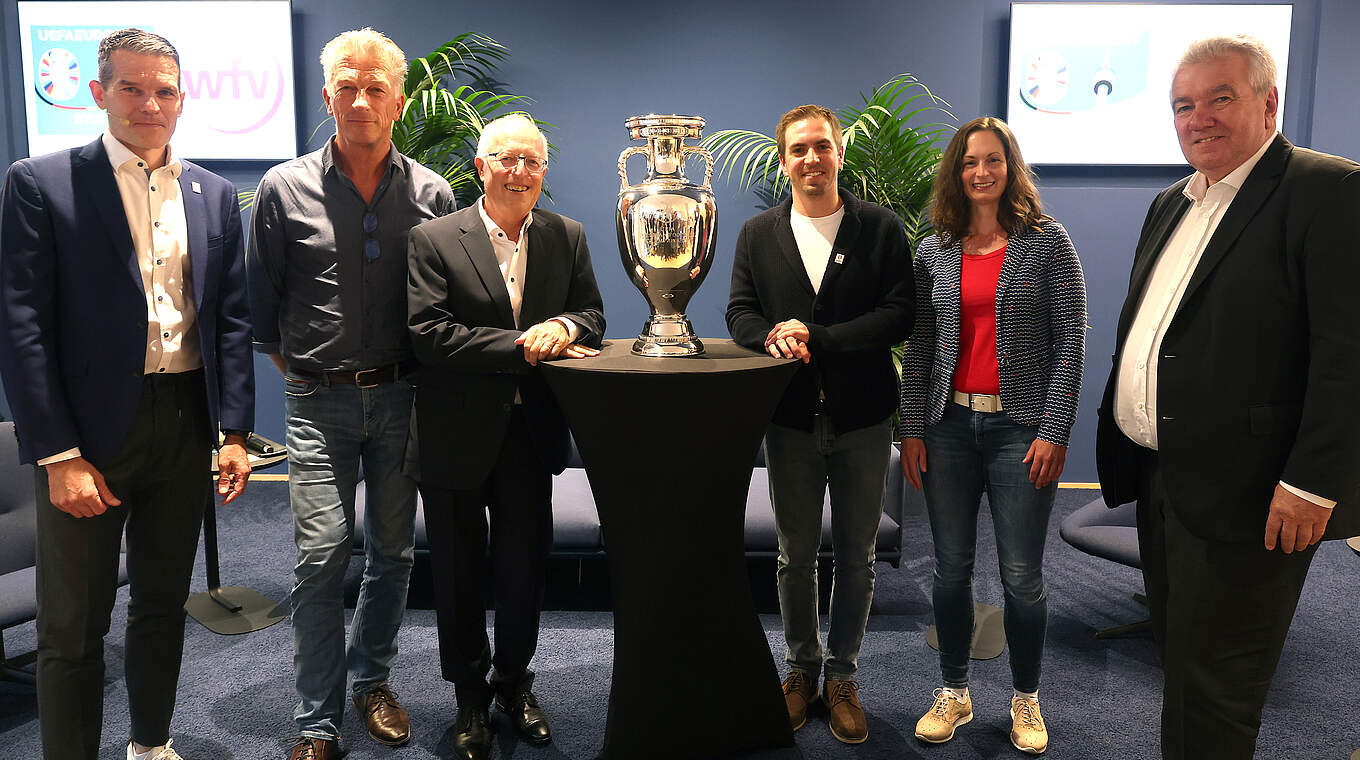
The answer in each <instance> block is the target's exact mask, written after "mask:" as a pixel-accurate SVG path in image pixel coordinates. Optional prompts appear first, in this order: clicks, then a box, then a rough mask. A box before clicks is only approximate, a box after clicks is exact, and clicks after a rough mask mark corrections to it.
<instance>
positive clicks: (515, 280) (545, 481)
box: [407, 115, 604, 760]
mask: <svg viewBox="0 0 1360 760" xmlns="http://www.w3.org/2000/svg"><path fill="white" fill-rule="evenodd" d="M547 161H548V145H547V141H546V140H544V139H543V135H542V133H541V132H539V130H538V128H537V127H536V126H535V125H534V123H533V121H532V120H530V119H529V118H527V117H525V116H522V115H511V116H505V117H502V118H500V119H497V120H495V121H493V122H491V123H489V124H487V125H486V129H485V130H484V131H483V132H482V138H481V140H480V142H479V143H478V145H477V158H476V163H477V173H478V176H479V177H480V178H481V180H482V184H483V186H484V188H485V191H486V192H485V195H483V196H482V197H481V199H479V200H478V202H477V203H476V204H475V205H473V206H469V207H468V208H465V209H462V210H461V211H458V212H455V213H453V214H450V215H449V216H446V217H443V218H441V219H434V220H431V221H428V222H425V223H423V224H421V225H419V226H418V227H416V228H415V229H414V230H412V231H411V245H410V280H409V287H408V290H407V308H408V312H409V326H410V329H411V339H412V343H413V345H414V346H415V353H416V358H417V359H418V360H419V361H420V364H421V369H420V373H419V381H418V383H417V390H416V408H415V415H416V429H417V430H418V431H419V432H420V433H421V435H420V437H419V443H420V477H419V480H420V493H421V496H422V498H423V500H424V504H425V526H426V529H427V531H428V534H429V542H430V564H431V569H432V570H433V571H434V577H435V605H436V610H437V612H438V621H439V659H440V664H441V668H442V671H443V675H444V678H445V680H448V681H450V682H451V683H453V685H454V689H455V690H456V694H457V697H458V719H457V723H456V725H455V728H454V739H453V744H454V751H455V753H456V755H455V756H456V757H458V758H465V759H467V760H480V759H481V758H486V757H488V756H489V754H490V751H491V735H490V731H489V728H488V722H487V708H488V706H489V703H490V701H491V699H492V697H493V696H494V697H495V700H496V705H497V707H498V708H499V709H501V710H502V711H504V712H506V713H509V715H510V718H511V721H512V723H513V724H514V726H515V728H516V730H517V731H518V732H519V733H520V735H521V736H523V737H524V738H525V739H526V740H527V741H529V742H531V743H533V744H543V743H546V742H548V741H549V740H550V738H551V732H550V731H549V729H548V721H547V716H546V715H545V714H544V712H543V710H542V708H541V707H540V706H539V704H538V699H537V697H536V696H535V695H534V693H533V691H531V687H532V685H533V671H531V670H529V660H530V659H531V658H532V657H533V654H534V650H535V648H536V647H537V645H538V615H539V605H540V603H541V601H542V596H543V584H544V571H545V567H546V564H547V560H548V553H549V551H550V550H551V548H552V476H553V475H556V474H558V473H560V472H562V470H563V469H565V468H566V465H567V458H568V457H569V455H570V439H569V435H568V432H567V422H566V418H565V417H564V416H563V414H562V411H561V410H560V409H558V407H557V403H556V402H555V401H554V399H553V397H552V395H551V394H550V393H549V392H548V388H547V385H546V384H545V383H544V381H543V378H542V377H540V376H539V374H538V373H537V372H536V371H535V365H537V364H538V362H539V361H541V360H544V359H552V358H555V357H559V356H561V357H568V358H571V357H575V358H580V357H585V356H594V355H595V354H596V353H597V351H595V350H594V349H593V348H588V347H587V345H589V346H598V345H599V344H600V338H601V337H602V336H603V334H604V307H603V304H602V303H601V301H600V291H599V288H598V287H596V284H595V274H594V272H593V271H592V270H591V266H590V250H589V249H588V248H587V247H586V238H585V233H584V231H583V230H582V229H581V225H580V223H579V222H576V221H574V220H572V219H568V218H566V217H563V216H559V215H557V214H554V213H552V212H551V211H544V210H543V209H536V208H534V204H535V203H536V202H537V201H538V196H539V193H540V192H541V190H542V189H543V174H544V172H546V171H547V168H548V163H547ZM488 511H489V513H490V516H491V542H490V543H491V546H490V550H491V551H490V555H491V562H490V565H491V570H492V577H493V578H494V580H495V606H496V648H495V655H494V657H493V656H492V653H491V645H490V642H488V641H487V636H486V616H485V614H484V612H483V609H482V578H483V576H484V575H485V573H486V570H487V561H486V556H487V513H488ZM492 665H494V666H495V671H494V672H493V673H492V674H491V684H490V685H488V684H487V673H488V672H489V671H490V670H491V667H492Z"/></svg>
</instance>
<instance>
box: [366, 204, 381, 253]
mask: <svg viewBox="0 0 1360 760" xmlns="http://www.w3.org/2000/svg"><path fill="white" fill-rule="evenodd" d="M377 230H378V215H377V214H375V213H373V212H372V211H370V212H368V213H367V214H364V234H365V235H368V236H369V237H366V238H364V258H366V259H368V260H369V261H377V260H378V257H379V256H381V255H382V246H381V245H379V244H378V239H377V238H375V237H372V235H373V233H374V232H376V231H377Z"/></svg>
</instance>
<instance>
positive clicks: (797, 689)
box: [784, 668, 817, 731]
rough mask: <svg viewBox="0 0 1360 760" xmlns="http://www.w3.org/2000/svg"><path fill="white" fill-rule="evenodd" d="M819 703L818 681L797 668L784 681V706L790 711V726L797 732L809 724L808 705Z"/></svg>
mask: <svg viewBox="0 0 1360 760" xmlns="http://www.w3.org/2000/svg"><path fill="white" fill-rule="evenodd" d="M816 701H817V680H816V679H815V678H812V677H811V676H809V675H808V674H807V673H806V672H805V671H802V670H798V669H797V668H795V669H793V670H790V671H789V677H788V678H785V679H784V706H785V707H787V708H788V709H789V724H790V725H792V726H793V730H794V731H797V730H798V729H800V728H802V727H803V724H804V723H807V711H808V705H810V704H812V703H813V702H816Z"/></svg>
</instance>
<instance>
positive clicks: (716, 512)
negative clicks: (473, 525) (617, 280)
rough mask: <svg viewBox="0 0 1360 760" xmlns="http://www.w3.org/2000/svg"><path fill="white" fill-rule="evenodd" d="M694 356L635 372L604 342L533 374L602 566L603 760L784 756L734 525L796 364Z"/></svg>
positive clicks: (713, 343)
mask: <svg viewBox="0 0 1360 760" xmlns="http://www.w3.org/2000/svg"><path fill="white" fill-rule="evenodd" d="M703 342H704V346H705V348H706V353H705V354H704V355H703V356H700V357H695V358H646V357H641V356H633V355H632V353H631V352H630V349H631V346H632V340H615V341H605V346H604V350H603V351H602V352H601V354H600V355H599V356H597V357H593V358H590V359H570V360H557V361H552V362H545V363H543V365H542V367H543V375H544V377H545V378H546V379H547V382H548V385H549V386H550V387H551V388H552V391H553V393H554V395H556V397H557V399H558V402H559V403H560V404H561V406H562V408H563V410H564V411H565V412H566V415H567V420H568V422H569V423H570V425H571V431H572V435H573V436H574V437H575V439H576V446H577V449H578V450H579V451H580V453H581V460H582V462H583V463H584V464H585V469H586V473H587V475H588V476H589V478H590V487H591V490H592V491H593V492H594V494H595V505H596V508H597V509H598V510H599V514H600V527H601V530H602V532H603V534H604V543H605V550H606V552H607V553H608V555H609V567H610V573H611V576H612V583H613V591H614V676H613V683H612V685H611V688H610V693H609V716H608V721H607V724H606V727H605V739H604V751H603V757H605V758H610V759H611V760H619V759H626V760H637V758H648V759H649V760H664V759H667V758H676V759H677V760H678V759H680V758H684V760H692V758H696V757H705V758H715V757H723V756H726V755H730V754H733V753H735V752H740V751H744V750H751V749H759V748H765V747H787V746H791V745H792V744H793V732H792V730H791V728H790V726H789V718H788V712H787V710H786V708H785V707H784V699H783V695H782V692H781V690H780V685H779V675H778V672H777V671H776V669H775V665H774V660H773V658H772V657H771V656H770V648H769V644H768V643H767V642H766V639H765V632H764V630H763V629H762V628H761V625H760V620H759V618H758V617H757V616H756V612H755V603H754V600H753V599H752V597H751V587H750V583H749V581H748V580H747V574H746V558H745V549H744V546H745V543H744V539H743V525H744V517H745V512H746V494H747V490H748V488H749V487H750V482H751V468H752V465H753V463H754V462H755V457H756V453H757V451H758V450H759V449H760V441H761V437H762V436H763V435H764V432H765V427H766V425H768V424H769V421H770V418H771V417H772V416H773V415H774V409H775V407H776V406H777V405H778V403H779V398H780V396H782V395H783V393H784V387H785V386H786V385H788V382H789V380H790V379H791V378H792V377H793V374H794V370H795V368H796V366H797V363H796V362H795V361H791V360H777V359H771V358H770V357H769V356H765V355H762V354H757V353H755V352H752V351H748V350H746V349H744V348H741V347H740V346H737V345H736V344H734V343H733V342H732V341H730V340H714V339H709V338H705V339H703ZM676 721H682V722H683V727H682V728H681V727H677V726H676ZM666 726H671V727H675V730H671V729H669V728H665V727H666Z"/></svg>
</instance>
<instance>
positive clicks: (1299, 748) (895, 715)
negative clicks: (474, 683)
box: [0, 482, 1360, 760]
mask: <svg viewBox="0 0 1360 760" xmlns="http://www.w3.org/2000/svg"><path fill="white" fill-rule="evenodd" d="M1094 497H1095V493H1094V492H1092V491H1080V490H1063V491H1060V492H1059V498H1058V504H1057V507H1056V508H1055V510H1054V515H1053V522H1052V526H1051V530H1050V540H1049V544H1048V557H1047V560H1046V569H1047V570H1046V576H1047V584H1048V596H1049V630H1048V646H1047V652H1046V659H1045V666H1044V683H1043V689H1042V692H1041V699H1042V704H1043V708H1044V714H1045V717H1046V718H1047V720H1048V725H1049V730H1050V732H1051V735H1052V745H1051V749H1050V750H1049V752H1048V754H1047V757H1050V758H1059V759H1061V760H1066V759H1068V758H1073V759H1083V758H1092V759H1094V758H1100V759H1102V760H1103V759H1105V758H1121V759H1122V758H1150V757H1156V756H1157V754H1158V753H1157V747H1158V739H1157V725H1158V718H1157V716H1158V711H1159V709H1160V702H1161V698H1160V688H1161V678H1160V672H1159V670H1158V668H1157V665H1156V656H1155V654H1154V651H1153V644H1152V641H1151V639H1149V638H1129V639H1121V640H1114V641H1099V640H1097V639H1095V638H1093V636H1092V634H1093V632H1094V631H1095V630H1098V629H1101V628H1105V627H1108V626H1112V625H1117V624H1120V623H1124V622H1130V621H1133V620H1136V619H1139V618H1140V617H1141V616H1142V614H1143V610H1142V609H1140V607H1139V606H1138V605H1137V604H1136V603H1135V602H1134V601H1133V599H1132V596H1133V594H1134V593H1135V592H1138V591H1141V590H1142V584H1141V580H1140V578H1139V576H1138V574H1137V572H1136V571H1134V570H1131V569H1128V568H1125V567H1122V566H1117V565H1114V564H1111V563H1109V562H1105V561H1102V560H1097V559H1095V558H1092V557H1089V556H1086V555H1084V554H1081V553H1079V552H1077V551H1075V550H1073V549H1072V548H1071V547H1069V546H1068V545H1067V544H1065V543H1063V542H1062V541H1061V540H1060V539H1059V538H1058V535H1057V526H1058V524H1059V522H1061V520H1062V518H1063V517H1065V516H1066V515H1067V514H1069V513H1070V512H1072V511H1073V510H1074V509H1076V508H1077V507H1079V506H1081V505H1082V504H1084V503H1086V502H1088V501H1090V500H1091V499H1092V498H1094ZM984 513H985V510H984ZM219 524H220V526H221V534H222V537H223V538H222V546H223V556H222V580H223V583H225V584H227V585H243V586H249V587H252V588H254V589H256V590H258V591H260V592H262V593H263V594H264V595H265V596H267V597H269V598H271V599H274V600H279V601H283V600H285V599H286V597H287V593H288V588H289V583H290V579H291V570H292V560H293V551H294V550H293V544H292V533H291V527H290V518H289V513H288V508H287V491H286V487H285V485H284V484H282V483H266V482H257V483H252V484H251V486H250V489H249V490H248V491H247V493H246V495H245V496H244V497H243V498H242V499H241V500H240V501H239V502H238V503H237V504H235V505H232V506H230V507H228V508H227V509H225V510H223V512H222V513H221V514H220V516H219ZM905 528H906V530H905V538H904V548H905V551H904V561H903V563H902V566H901V567H900V568H892V567H890V566H888V565H886V564H881V563H880V564H879V566H878V587H877V593H876V595H875V600H874V609H873V615H872V616H871V618H870V620H869V630H868V633H867V634H866V636H865V639H864V646H863V650H862V652H861V654H860V681H861V684H862V689H861V691H860V698H861V700H862V702H863V704H864V707H865V709H866V710H867V712H868V714H869V740H868V741H867V742H865V743H864V744H861V745H858V746H853V747H851V746H847V745H843V744H840V743H839V742H837V741H835V740H834V739H833V738H832V737H831V735H830V734H829V733H828V731H827V728H826V715H825V712H824V711H822V712H817V711H815V710H814V713H813V715H812V717H811V718H810V719H809V721H808V724H807V726H806V727H804V728H803V729H802V730H800V731H799V732H798V733H797V734H796V735H795V736H796V740H797V746H796V747H795V748H793V749H786V750H778V751H767V752H759V753H753V754H749V755H746V756H744V758H745V760H794V759H795V758H806V759H813V758H815V759H817V760H821V759H823V758H827V759H832V758H894V759H896V758H930V759H931V760H961V759H963V758H1019V757H1023V755H1021V754H1020V753H1018V752H1016V751H1015V750H1014V749H1013V748H1012V747H1011V746H1010V744H1009V742H1008V740H1007V732H1008V731H1009V716H1008V712H1007V711H1008V705H1009V697H1010V671H1009V667H1008V665H1007V655H1006V654H1004V653H1003V654H1002V655H1001V657H998V658H996V659H994V660H990V661H984V662H975V663H974V670H973V676H972V685H973V692H974V705H975V708H974V709H975V711H976V713H975V714H976V717H975V719H974V720H973V722H972V723H971V724H969V725H967V726H965V727H963V728H961V729H960V730H959V733H958V735H957V737H956V738H955V739H954V740H953V741H952V742H950V743H948V744H944V745H940V746H924V745H921V744H919V743H918V742H917V741H916V740H915V738H914V737H913V736H912V729H913V727H914V725H915V722H916V719H917V718H918V717H919V715H920V714H921V713H922V712H923V711H924V710H925V709H927V708H928V707H929V705H930V691H931V689H932V688H933V687H934V686H936V685H937V682H938V676H939V670H938V664H937V660H936V655H935V653H934V652H933V651H932V650H930V649H929V648H928V647H927V646H926V644H925V641H924V635H923V634H924V631H925V629H926V627H927V626H928V625H929V624H930V622H931V611H930V573H931V568H932V562H933V560H932V559H931V558H930V551H929V546H930V535H929V529H928V527H927V526H926V524H925V518H924V516H923V515H909V516H908V517H907V521H906V526H905ZM979 528H980V541H981V548H980V551H979V556H978V578H977V580H976V582H975V592H976V595H977V598H978V600H979V601H983V602H990V603H993V604H1000V603H1001V589H1000V582H999V580H998V578H997V573H996V553H995V546H994V543H993V539H992V532H991V527H990V520H989V519H987V518H983V520H982V521H981V524H980V526H979ZM602 568H603V565H602V564H599V563H597V565H596V566H588V567H587V568H585V569H584V571H583V572H582V571H580V569H579V568H577V567H576V566H575V565H571V564H560V565H555V566H554V570H553V572H554V573H556V575H557V577H555V578H554V579H553V585H554V589H566V590H564V591H563V590H554V591H553V592H552V596H553V597H554V602H555V604H554V606H555V607H557V609H555V610H552V611H548V612H545V613H544V615H543V627H542V636H541V639H540V643H539V649H538V656H537V657H536V658H535V661H534V668H535V670H537V672H538V680H537V683H536V685H535V688H536V691H537V693H538V695H539V697H540V699H541V700H542V702H543V705H544V707H545V708H546V709H547V711H548V713H549V715H550V716H551V718H552V725H553V733H554V741H553V743H552V744H551V745H549V746H547V747H543V748H534V747H529V746H527V745H524V744H520V743H517V742H515V741H513V740H511V739H510V738H508V737H509V732H508V731H507V730H504V729H506V728H507V724H506V723H505V722H504V721H503V718H501V717H500V716H497V717H496V718H495V719H494V722H495V725H496V727H497V728H498V729H501V730H500V731H499V733H498V739H497V749H496V752H495V755H494V756H495V757H497V758H511V757H515V758H521V759H522V760H549V759H550V758H552V759H556V758H580V759H586V758H592V757H594V756H595V754H596V753H597V752H598V751H599V749H600V747H601V743H602V736H603V731H604V722H605V705H606V703H607V700H608V694H609V677H610V668H611V652H612V643H613V635H612V627H611V615H610V613H609V612H608V611H605V607H604V606H603V605H600V604H595V603H593V602H592V600H598V599H601V598H607V592H606V591H603V590H602V589H601V588H600V585H601V583H600V580H599V579H601V578H603V577H604V573H603V570H602ZM354 572H355V568H351V575H353V573H354ZM418 572H419V570H418ZM578 573H579V575H578ZM578 577H584V578H585V580H584V581H583V582H582V581H579V580H578ZM753 578H754V579H755V581H756V589H755V590H756V595H757V597H758V598H761V599H763V600H769V599H772V598H773V569H772V565H766V566H756V568H755V570H754V572H753ZM1357 579H1360V557H1357V556H1356V555H1355V554H1354V553H1353V552H1352V551H1351V550H1350V549H1348V548H1347V547H1346V546H1345V545H1344V544H1343V543H1341V542H1330V543H1328V544H1325V545H1324V546H1323V547H1322V548H1321V550H1320V551H1319V552H1318V555H1317V559H1316V561H1315V562H1314V564H1313V570H1312V574H1311V576H1310V579H1309V582H1308V585H1307V587H1306V588H1305V590H1304V595H1303V599H1302V601H1301V603H1300V605H1299V612H1298V615H1297V617H1296V618H1295V621H1294V627H1293V630H1292V631H1291V633H1290V636H1289V640H1288V643H1287V644H1286V647H1285V651H1284V658H1283V661H1282V662H1281V664H1280V668H1279V673H1278V675H1277V677H1276V679H1275V685H1274V688H1273V690H1272V691H1271V694H1270V700H1269V702H1268V704H1267V705H1266V711H1265V721H1264V725H1263V727H1262V730H1261V740H1260V744H1259V750H1258V754H1257V756H1258V757H1260V758H1271V759H1272V760H1274V759H1276V758H1289V759H1291V760H1292V759H1301V760H1324V759H1327V760H1344V759H1345V758H1347V757H1349V755H1350V753H1351V752H1352V751H1353V750H1355V749H1356V748H1357V747H1360V664H1358V663H1360V645H1357V641H1358V640H1360V639H1357V635H1356V633H1357V631H1360V605H1357V594H1356V588H1357ZM422 582H424V581H423V580H422ZM582 583H584V585H581V584H582ZM203 588H204V578H203V571H202V563H201V561H200V563H199V571H198V574H197V576H196V578H195V581H194V589H195V590H202V589H203ZM420 596H421V594H420V593H419V590H418V589H417V591H416V592H414V596H413V598H414V599H415V600H417V601H418V600H419V597H420ZM119 599H120V604H119V605H118V607H117V609H116V612H115V614H114V620H113V628H112V633H111V634H110V635H109V637H108V643H107V647H106V650H107V655H108V657H107V659H108V666H109V667H108V675H107V677H106V679H105V693H106V698H105V710H104V734H103V736H104V749H103V751H102V752H101V754H100V757H101V758H108V760H122V758H123V754H122V752H123V750H122V746H123V743H124V742H125V740H126V736H127V732H128V717H127V710H126V692H125V691H124V688H123V684H122V681H121V673H122V667H123V660H122V654H123V650H122V628H123V626H124V624H125V622H126V612H125V607H124V605H125V603H126V599H127V590H126V589H123V590H122V591H120V595H119ZM592 606H594V607H596V608H598V609H594V610H592V609H589V608H590V607H592ZM766 607H767V609H768V608H769V607H768V602H766ZM761 622H762V624H763V625H764V627H765V631H766V634H767V636H768V638H769V642H770V648H771V651H772V652H774V653H775V656H776V658H778V659H781V660H782V653H783V643H782V639H783V636H782V633H781V630H780V624H779V616H778V614H775V613H774V612H773V611H771V612H766V613H762V614H761ZM434 626H435V622H434V613H433V612H432V611H430V610H422V609H411V610H409V611H408V612H407V615H406V620H405V624H404V625H403V627H402V631H401V638H400V647H401V654H400V655H399V657H398V661H397V663H396V668H395V673H394V676H393V685H394V687H395V688H396V690H397V691H398V692H399V693H400V695H401V699H402V702H403V703H404V704H405V706H406V707H407V709H408V710H409V711H410V714H411V722H412V725H413V727H414V738H413V740H412V742H411V744H410V745H409V746H407V747H405V748H400V749H389V748H387V747H383V746H380V745H378V744H376V743H374V742H372V741H371V740H369V739H368V738H367V736H366V735H364V734H363V732H362V727H361V726H360V725H359V721H358V717H357V715H356V714H355V713H354V711H353V710H352V709H349V710H348V711H347V713H346V715H345V726H344V730H345V731H346V744H347V746H348V747H349V748H350V753H349V755H348V757H349V758H352V759H353V760H363V759H366V758H401V759H402V760H418V759H420V758H432V757H448V756H449V739H450V734H449V730H450V726H451V724H452V721H453V716H454V700H453V689H452V687H451V686H450V685H449V684H446V683H445V682H443V681H442V680H441V679H440V678H439V675H438V653H437V647H436V643H435V627H434ZM33 646H34V631H33V626H32V625H31V624H30V625H26V626H20V627H18V628H14V629H11V630H9V631H6V632H5V647H6V649H7V650H8V652H9V653H10V654H11V655H14V654H16V653H20V652H24V651H28V650H30V649H32V648H33ZM656 655H657V657H656V662H657V667H656V674H655V678H656V687H657V689H666V688H668V686H667V673H668V672H670V671H672V670H674V669H677V668H686V669H693V668H701V669H705V670H709V671H711V672H712V673H713V680H712V682H711V686H710V688H708V689H706V690H704V691H703V692H702V693H696V694H695V695H694V710H693V712H692V713H690V714H689V715H683V716H675V721H674V724H673V725H672V726H671V728H670V731H669V733H668V734H667V735H666V736H665V737H664V738H661V739H659V741H665V742H667V743H675V742H684V741H685V726H686V724H688V723H690V722H692V721H693V722H698V721H702V720H704V716H705V715H706V714H708V713H711V712H712V711H714V710H721V709H723V704H724V702H727V701H729V700H740V699H741V698H742V695H741V694H734V693H730V692H729V691H727V690H726V689H724V686H723V682H722V679H721V674H722V671H723V659H722V658H723V647H722V642H717V641H696V642H694V646H693V648H692V649H691V650H690V651H686V652H657V653H656ZM291 664H292V640H291V630H290V628H289V626H288V623H287V621H286V620H285V621H284V622H282V623H280V624H278V625H275V626H274V627H272V628H269V629H267V630H264V631H260V632H257V633H253V634H247V635H244V636H231V637H226V636H218V635H216V634H213V633H211V632H209V631H208V630H206V629H204V628H203V627H201V626H199V625H198V624H197V623H196V622H194V621H192V620H190V621H189V624H188V632H187V640H186V644H185V656H184V669H183V674H182V676H181V678H180V685H181V689H180V694H179V701H178V703H179V708H178V710H177V712H176V714H175V721H174V736H175V747H176V749H178V750H179V751H180V753H181V754H182V755H183V756H184V757H185V758H186V760H238V759H239V760H246V759H248V760H256V759H271V760H272V759H273V758H282V757H285V753H286V748H287V746H288V743H289V742H288V740H289V737H290V735H291V733H292V730H293V724H292V720H291V712H292V707H293V703H294V697H293V689H292V670H291ZM781 672H782V669H781ZM37 741H38V720H37V707H36V704H35V701H34V694H33V691H32V689H30V688H27V687H23V686H19V685H15V684H9V683H4V684H0V758H16V759H17V758H29V757H37V756H38V754H37ZM703 756H704V754H703V751H702V748H699V747H696V748H695V750H694V757H695V758H702V757H703ZM639 760H645V758H640V759H639Z"/></svg>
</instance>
